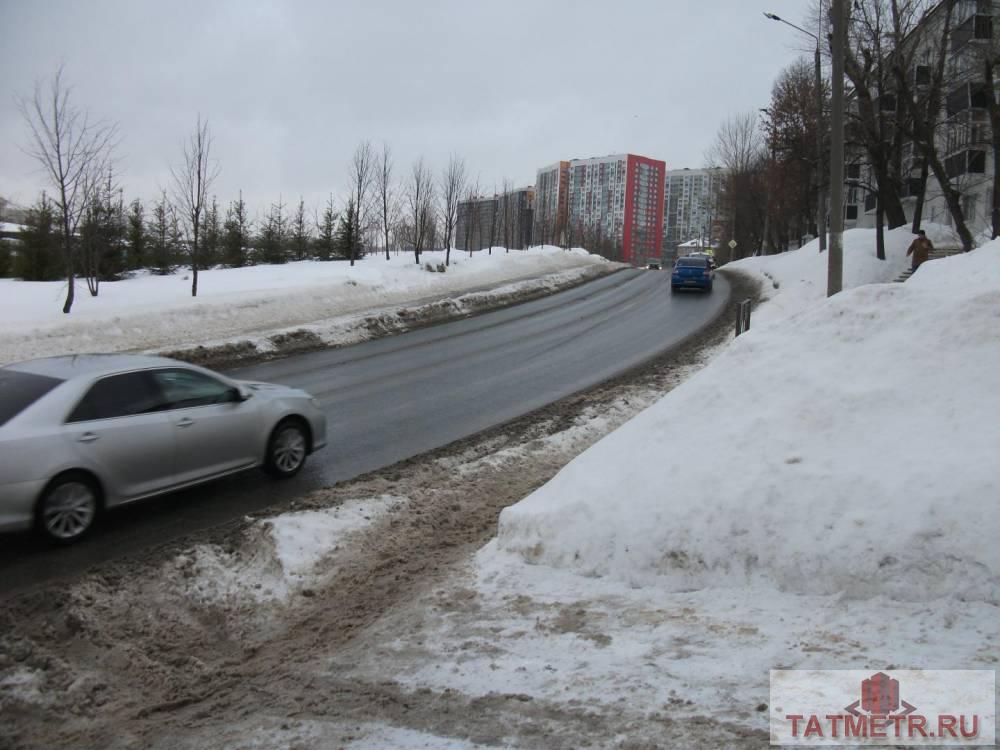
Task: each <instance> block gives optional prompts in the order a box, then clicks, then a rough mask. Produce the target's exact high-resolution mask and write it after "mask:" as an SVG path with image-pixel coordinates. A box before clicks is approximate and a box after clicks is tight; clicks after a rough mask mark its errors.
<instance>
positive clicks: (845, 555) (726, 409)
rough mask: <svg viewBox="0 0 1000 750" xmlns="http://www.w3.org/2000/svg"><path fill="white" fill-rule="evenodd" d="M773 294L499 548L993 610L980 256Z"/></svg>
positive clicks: (983, 252)
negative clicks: (953, 601) (892, 278)
mask: <svg viewBox="0 0 1000 750" xmlns="http://www.w3.org/2000/svg"><path fill="white" fill-rule="evenodd" d="M800 252H808V248H807V249H806V251H800ZM812 257H813V258H814V259H815V258H816V257H817V256H816V255H815V254H812ZM762 260H768V259H762ZM820 261H822V262H825V258H822V257H820ZM817 262H819V261H817ZM785 263H787V268H788V269H793V268H797V267H798V264H800V263H801V264H802V267H803V268H805V266H806V264H807V261H806V260H802V259H797V258H791V259H789V260H787V261H785ZM845 267H846V268H848V269H850V268H851V263H850V262H849V261H848V262H845ZM772 268H775V267H772ZM848 273H849V274H854V271H851V270H849V271H848ZM810 274H811V275H812V276H817V277H818V276H819V273H818V272H809V274H807V275H810ZM786 287H794V284H792V283H788V284H784V285H782V286H781V287H780V290H781V291H780V293H779V294H776V299H775V301H776V302H782V296H783V295H785V294H789V292H788V290H787V289H786ZM777 291H778V290H776V292H777ZM791 296H792V297H793V299H792V300H787V301H785V302H789V303H790V304H786V305H785V308H786V309H787V311H788V312H789V313H792V312H793V311H794V314H790V315H788V316H786V317H785V318H784V319H780V320H779V319H777V317H775V318H774V319H773V320H772V322H771V323H770V324H769V325H767V326H764V327H761V328H757V329H753V330H751V331H750V332H749V333H748V334H746V335H744V336H741V337H740V338H738V339H737V340H736V341H735V342H734V343H733V344H732V345H731V346H730V347H728V348H727V350H726V351H725V352H723V353H722V354H721V355H720V356H719V357H718V358H717V359H716V360H715V361H714V362H713V363H712V364H711V365H709V366H708V367H707V368H706V369H704V370H703V371H701V372H700V373H699V374H697V375H696V376H694V377H693V378H691V379H690V380H689V381H687V382H686V383H684V384H683V385H681V386H680V387H679V388H677V389H675V390H674V391H672V392H670V393H669V394H668V395H667V396H666V397H664V398H663V399H662V400H661V401H659V402H658V403H657V404H655V405H654V406H652V407H651V408H649V409H648V410H647V411H645V412H643V413H642V414H640V415H639V416H638V417H636V418H635V419H634V420H632V421H631V422H629V423H627V424H626V425H624V426H623V427H622V428H620V429H619V430H617V431H616V432H614V433H612V434H611V435H609V436H608V437H606V438H605V439H604V440H602V441H601V442H599V443H597V444H596V445H595V446H593V447H592V448H591V449H589V450H588V451H586V452H585V453H583V454H581V455H580V456H579V457H577V458H576V459H575V460H574V461H573V462H572V463H570V464H569V465H568V466H566V467H565V468H564V469H563V470H562V471H561V472H560V474H559V475H558V476H556V477H555V478H554V479H553V480H552V481H551V482H549V483H548V484H546V485H545V486H543V487H542V488H540V489H539V490H537V491H536V492H535V493H533V494H532V495H530V496H529V497H528V498H526V499H525V500H524V501H522V502H521V503H519V504H518V505H516V506H513V507H511V508H508V509H506V510H505V511H504V512H503V513H502V515H501V517H500V528H499V536H498V547H499V549H500V550H503V551H507V552H510V553H515V554H517V555H519V556H521V557H522V558H523V559H525V560H527V561H529V562H535V563H542V564H546V565H551V566H559V567H565V568H569V569H572V570H575V571H577V572H580V573H583V574H591V575H599V576H610V577H613V578H617V579H621V580H624V581H627V582H629V583H632V584H635V585H645V584H655V585H657V586H662V587H666V588H670V589H674V590H685V589H697V588H702V587H709V586H728V585H733V586H737V585H744V584H747V583H757V584H764V585H768V586H777V587H778V588H780V589H782V590H785V591H789V592H803V593H833V592H841V591H843V592H847V593H848V594H850V595H853V596H861V597H867V596H876V595H885V596H890V597H893V598H897V599H903V600H929V599H933V598H935V597H939V596H942V595H947V594H954V595H958V596H963V597H970V598H976V599H982V600H985V601H988V602H993V603H1000V577H998V575H1000V545H998V544H997V541H996V540H997V537H998V535H1000V522H998V516H997V513H996V506H997V503H998V501H1000V471H998V470H997V464H996V457H997V455H998V453H1000V432H998V431H997V427H996V415H997V414H1000V387H998V382H1000V381H998V377H997V373H998V372H1000V336H998V333H997V332H998V330H1000V241H997V242H992V243H990V244H988V245H986V246H984V247H982V248H980V249H978V250H976V251H973V252H972V253H969V254H967V255H960V256H954V257H950V258H946V259H942V260H936V261H932V262H930V263H928V264H926V265H925V266H923V267H922V268H921V269H920V271H919V272H918V273H917V274H916V276H914V277H913V279H911V280H910V281H908V282H907V283H905V284H875V285H868V286H861V287H858V288H855V289H853V290H850V291H845V292H843V293H841V294H839V295H837V296H835V297H833V298H832V299H830V300H828V301H825V302H819V303H815V304H808V305H806V304H805V302H804V300H805V298H806V297H807V296H808V295H805V294H804V293H802V291H801V290H794V291H792V292H791ZM795 297H800V299H799V301H798V303H797V304H796V303H795ZM769 304H775V302H772V303H769ZM487 554H488V553H487Z"/></svg>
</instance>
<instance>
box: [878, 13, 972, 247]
mask: <svg viewBox="0 0 1000 750" xmlns="http://www.w3.org/2000/svg"><path fill="white" fill-rule="evenodd" d="M955 4H956V0H945V2H944V3H942V4H941V5H940V6H936V7H935V8H934V10H936V9H937V7H941V8H943V10H944V13H943V14H942V15H941V16H940V19H939V21H938V23H937V28H936V29H935V28H934V26H933V25H932V24H931V23H928V21H927V19H928V15H929V13H930V12H928V13H925V14H924V15H923V17H922V18H921V20H920V21H919V23H920V24H921V25H923V26H924V27H925V28H927V29H928V32H927V33H926V37H927V38H926V40H925V41H924V44H925V46H926V47H927V48H928V50H929V56H928V63H929V65H930V68H931V75H930V85H929V86H927V87H926V89H925V90H917V87H915V86H914V85H913V83H912V78H911V75H912V72H913V65H912V59H913V58H912V54H911V55H904V54H902V53H903V52H904V51H907V49H906V48H907V44H906V43H905V42H907V41H909V40H907V39H906V36H907V29H908V27H909V26H910V22H909V18H910V16H911V14H912V13H913V9H912V7H911V3H907V2H905V0H903V2H900V0H891V12H892V28H893V36H894V38H895V39H896V40H898V41H897V45H896V47H897V50H899V54H897V55H895V57H894V60H893V65H892V69H893V74H894V77H895V83H896V87H897V91H898V94H899V102H900V105H901V107H900V109H901V110H902V114H903V116H902V117H900V118H899V130H901V131H902V132H903V133H905V134H906V135H907V136H908V137H910V138H912V139H913V142H914V144H915V146H916V147H917V150H918V151H919V152H920V155H921V157H922V159H923V161H924V162H925V163H926V164H927V167H928V169H929V170H930V172H931V173H932V174H933V175H934V177H935V179H936V180H937V182H938V185H939V188H940V190H941V192H942V194H943V196H944V199H945V203H946V205H947V206H948V211H949V212H950V213H951V218H952V220H953V221H954V223H955V231H956V232H957V233H958V236H959V237H961V239H962V247H963V248H964V249H965V250H966V252H968V251H969V250H971V249H972V245H973V240H972V233H971V231H970V230H969V226H968V222H967V221H966V218H965V213H964V211H963V209H962V202H961V198H962V195H961V192H960V190H959V189H958V188H957V187H956V186H955V185H954V184H953V183H952V179H951V175H949V174H948V169H947V167H946V165H945V160H944V159H943V158H942V154H941V152H940V148H939V142H938V129H939V127H940V126H941V111H942V104H943V101H944V97H945V90H946V87H947V84H948V78H947V73H946V62H947V59H948V51H949V40H950V38H951V30H952V25H951V21H952V14H953V10H954V7H955Z"/></svg>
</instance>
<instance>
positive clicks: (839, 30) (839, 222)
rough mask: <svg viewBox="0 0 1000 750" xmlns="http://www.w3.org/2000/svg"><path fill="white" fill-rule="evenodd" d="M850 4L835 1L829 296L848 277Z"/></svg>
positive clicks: (827, 278)
mask: <svg viewBox="0 0 1000 750" xmlns="http://www.w3.org/2000/svg"><path fill="white" fill-rule="evenodd" d="M846 11H847V5H846V3H845V0H833V50H832V51H833V72H832V74H833V91H832V92H831V96H830V254H829V256H828V257H827V273H826V296H827V297H832V296H833V295H835V294H837V293H838V292H839V291H840V290H841V289H842V288H843V276H844V46H845V42H846V37H847V12H846Z"/></svg>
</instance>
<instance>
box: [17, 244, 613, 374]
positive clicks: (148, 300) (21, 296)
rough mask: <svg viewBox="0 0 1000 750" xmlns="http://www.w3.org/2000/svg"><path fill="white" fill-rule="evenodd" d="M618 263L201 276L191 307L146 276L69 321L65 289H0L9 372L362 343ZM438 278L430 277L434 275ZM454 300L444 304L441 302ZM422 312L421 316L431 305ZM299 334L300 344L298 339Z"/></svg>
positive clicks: (464, 263)
mask: <svg viewBox="0 0 1000 750" xmlns="http://www.w3.org/2000/svg"><path fill="white" fill-rule="evenodd" d="M619 267H620V266H619V264H614V263H610V262H609V261H607V260H605V259H604V258H601V257H600V256H597V255H592V254H590V253H587V252H586V251H584V250H579V249H575V250H562V249H560V248H557V247H551V246H545V247H535V248H531V249H529V250H514V251H511V252H505V251H504V250H503V248H494V249H493V252H492V254H488V253H486V252H485V251H480V252H477V253H474V254H473V255H472V257H470V256H469V255H468V254H467V253H461V252H457V251H453V252H452V254H451V264H450V265H449V266H447V270H446V271H444V272H442V271H440V270H439V269H443V268H445V266H444V253H443V252H426V253H423V254H422V255H421V264H420V265H419V266H418V265H417V264H416V263H415V262H414V260H413V256H412V255H411V254H400V255H394V256H393V257H392V258H391V259H390V260H388V261H387V260H386V259H385V257H384V256H378V255H370V256H368V257H366V258H364V259H362V260H360V261H358V262H357V263H356V265H355V266H353V267H352V266H351V265H350V264H349V263H346V262H343V261H330V262H321V261H299V262H292V263H287V264H284V265H278V266H252V267H247V268H228V269H216V270H209V271H201V272H200V273H199V274H198V296H197V297H196V298H192V297H191V281H190V272H189V271H188V270H186V269H185V270H181V271H178V272H176V273H174V274H171V275H168V276H155V275H150V274H143V275H140V276H137V277H135V278H131V279H126V280H124V281H118V282H105V283H102V284H101V285H100V294H99V295H98V296H97V297H91V296H90V295H89V294H88V293H87V291H86V286H85V285H84V284H83V283H82V282H80V281H78V286H77V290H76V302H75V303H74V306H73V310H72V312H71V313H70V314H69V315H63V313H62V301H63V299H64V297H65V294H66V285H65V282H24V281H16V280H12V279H0V318H2V319H3V321H4V324H5V325H4V329H3V331H0V364H6V363H9V362H14V361H19V360H24V359H31V358H34V357H43V356H51V355H56V354H67V353H77V352H108V351H134V350H144V351H164V352H167V351H180V350H190V349H194V348H195V347H197V346H202V345H208V346H221V345H225V344H233V343H235V342H237V341H238V342H241V343H243V344H244V347H245V348H246V347H249V348H250V349H252V350H254V351H255V352H256V353H260V352H267V351H268V350H270V349H274V348H275V347H276V346H280V345H281V342H282V341H283V340H286V339H288V338H295V337H296V336H299V337H301V336H305V337H306V338H308V340H309V343H311V344H314V345H339V344H347V343H355V342H357V341H361V340H364V339H366V338H370V337H371V336H372V335H374V333H375V332H376V331H378V330H405V328H406V327H407V326H410V325H413V324H415V323H420V322H421V321H423V322H426V321H427V320H428V319H430V320H438V319H444V318H446V317H447V316H449V315H450V316H457V315H462V314H467V313H468V312H474V311H477V310H481V309H485V308H488V307H490V306H497V305H499V304H504V303H509V302H514V301H518V300H519V299H523V298H525V296H527V295H532V294H539V293H544V292H548V291H554V290H557V289H560V288H563V287H566V286H569V285H572V284H574V283H579V282H580V281H583V280H586V279H589V278H594V277H595V276H597V275H600V274H602V273H609V272H611V271H612V270H614V269H617V268H619ZM428 269H431V270H428ZM442 299H444V300H446V303H442V302H441V300H442ZM421 306H423V307H421ZM289 334H291V336H289Z"/></svg>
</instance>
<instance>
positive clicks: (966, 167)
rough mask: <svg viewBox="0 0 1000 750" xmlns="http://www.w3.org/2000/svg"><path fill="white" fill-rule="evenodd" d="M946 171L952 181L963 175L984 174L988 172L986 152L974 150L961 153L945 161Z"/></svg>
mask: <svg viewBox="0 0 1000 750" xmlns="http://www.w3.org/2000/svg"><path fill="white" fill-rule="evenodd" d="M944 171H945V172H946V173H947V175H948V179H951V180H953V179H955V178H956V177H961V176H962V175H963V174H983V173H984V172H986V152H985V151H979V150H974V149H967V150H965V151H959V152H958V153H957V154H955V155H954V156H949V157H948V158H947V159H945V160H944Z"/></svg>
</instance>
